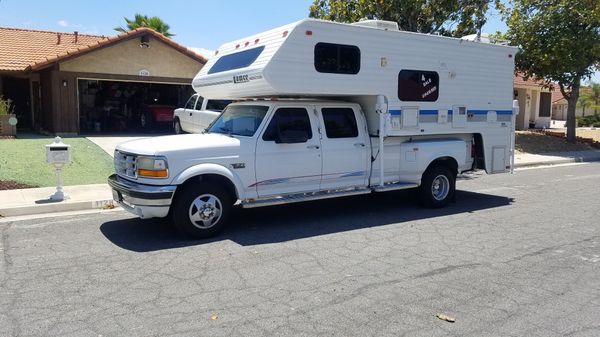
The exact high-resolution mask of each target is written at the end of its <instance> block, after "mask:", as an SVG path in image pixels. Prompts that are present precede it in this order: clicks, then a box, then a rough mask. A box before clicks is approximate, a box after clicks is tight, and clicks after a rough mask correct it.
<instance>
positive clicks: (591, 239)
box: [506, 235, 600, 262]
mask: <svg viewBox="0 0 600 337" xmlns="http://www.w3.org/2000/svg"><path fill="white" fill-rule="evenodd" d="M598 238H600V235H597V236H593V237H591V238H587V239H583V240H579V241H574V242H569V243H565V244H562V245H556V246H552V247H546V248H543V249H540V250H536V251H535V252H531V253H527V254H523V255H519V256H516V257H513V258H512V259H510V260H508V261H506V262H515V261H520V260H523V259H526V258H528V257H534V256H539V255H544V254H547V253H550V252H554V251H557V250H560V249H561V248H565V247H568V246H576V245H579V244H581V243H586V242H591V241H594V240H597V239H598Z"/></svg>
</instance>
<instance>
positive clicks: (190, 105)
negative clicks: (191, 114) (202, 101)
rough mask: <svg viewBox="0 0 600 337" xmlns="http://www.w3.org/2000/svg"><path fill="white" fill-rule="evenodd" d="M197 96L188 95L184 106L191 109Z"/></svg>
mask: <svg viewBox="0 0 600 337" xmlns="http://www.w3.org/2000/svg"><path fill="white" fill-rule="evenodd" d="M197 97H198V96H197V95H193V96H192V97H190V99H188V101H187V103H185V108H186V109H191V110H193V109H194V104H196V98H197Z"/></svg>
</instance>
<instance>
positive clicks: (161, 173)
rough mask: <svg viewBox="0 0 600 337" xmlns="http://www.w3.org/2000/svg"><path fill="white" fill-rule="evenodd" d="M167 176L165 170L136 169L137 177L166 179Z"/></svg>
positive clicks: (167, 173)
mask: <svg viewBox="0 0 600 337" xmlns="http://www.w3.org/2000/svg"><path fill="white" fill-rule="evenodd" d="M168 176H169V172H168V171H167V170H145V169H138V177H148V178H167V177H168Z"/></svg>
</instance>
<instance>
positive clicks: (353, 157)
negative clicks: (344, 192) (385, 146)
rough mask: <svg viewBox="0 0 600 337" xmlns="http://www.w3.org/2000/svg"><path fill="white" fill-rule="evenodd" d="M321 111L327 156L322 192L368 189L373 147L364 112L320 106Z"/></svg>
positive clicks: (323, 143) (324, 165)
mask: <svg viewBox="0 0 600 337" xmlns="http://www.w3.org/2000/svg"><path fill="white" fill-rule="evenodd" d="M317 110H318V115H319V118H320V124H321V129H320V132H321V137H322V140H321V145H322V146H321V148H322V153H323V178H322V180H321V189H322V190H332V189H341V188H349V187H363V186H366V184H367V177H368V174H367V173H368V166H369V164H370V163H369V156H368V153H369V148H368V147H370V144H369V143H368V135H367V131H366V129H365V127H364V125H365V121H364V118H363V116H362V114H361V112H360V111H359V110H358V108H352V107H349V106H346V107H344V106H320V107H317Z"/></svg>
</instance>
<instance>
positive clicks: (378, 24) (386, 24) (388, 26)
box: [352, 20, 400, 30]
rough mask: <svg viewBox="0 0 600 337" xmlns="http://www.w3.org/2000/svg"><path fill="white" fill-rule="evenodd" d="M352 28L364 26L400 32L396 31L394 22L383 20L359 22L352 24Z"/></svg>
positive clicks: (396, 26)
mask: <svg viewBox="0 0 600 337" xmlns="http://www.w3.org/2000/svg"><path fill="white" fill-rule="evenodd" d="M352 25H354V26H364V27H371V28H377V29H383V30H400V29H398V23H397V22H394V21H384V20H361V21H358V22H355V23H353V24H352Z"/></svg>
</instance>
